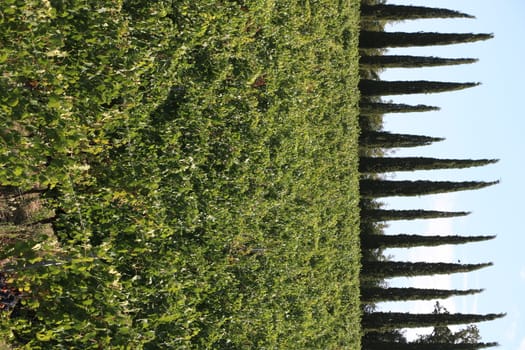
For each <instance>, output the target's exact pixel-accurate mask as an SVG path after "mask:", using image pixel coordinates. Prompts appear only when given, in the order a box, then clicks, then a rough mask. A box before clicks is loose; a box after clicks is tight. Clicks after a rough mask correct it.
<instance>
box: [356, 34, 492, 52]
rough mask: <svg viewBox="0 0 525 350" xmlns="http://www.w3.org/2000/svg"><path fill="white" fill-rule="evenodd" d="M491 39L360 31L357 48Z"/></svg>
mask: <svg viewBox="0 0 525 350" xmlns="http://www.w3.org/2000/svg"><path fill="white" fill-rule="evenodd" d="M493 37H494V36H493V35H492V34H472V33H432V32H420V33H405V32H374V31H366V30H362V31H361V32H360V33H359V47H360V48H362V49H374V48H376V49H380V48H387V47H410V46H435V45H451V44H461V43H469V42H475V41H481V40H488V39H491V38H493Z"/></svg>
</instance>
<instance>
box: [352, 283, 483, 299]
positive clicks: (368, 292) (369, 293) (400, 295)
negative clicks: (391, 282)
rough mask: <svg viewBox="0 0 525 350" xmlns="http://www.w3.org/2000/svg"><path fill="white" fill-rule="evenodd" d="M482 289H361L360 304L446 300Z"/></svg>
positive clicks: (479, 291) (478, 291)
mask: <svg viewBox="0 0 525 350" xmlns="http://www.w3.org/2000/svg"><path fill="white" fill-rule="evenodd" d="M482 291H483V289H468V290H445V289H424V288H379V287H368V288H366V287H365V288H361V302H362V303H378V302H382V301H407V300H433V299H446V298H450V297H452V296H460V295H471V294H477V293H481V292H482Z"/></svg>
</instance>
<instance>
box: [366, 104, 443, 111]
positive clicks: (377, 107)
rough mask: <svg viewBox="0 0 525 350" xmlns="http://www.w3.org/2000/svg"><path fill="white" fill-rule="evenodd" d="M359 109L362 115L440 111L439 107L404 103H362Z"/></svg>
mask: <svg viewBox="0 0 525 350" xmlns="http://www.w3.org/2000/svg"><path fill="white" fill-rule="evenodd" d="M359 108H360V110H361V113H362V114H386V113H410V112H429V111H438V110H439V107H434V106H426V105H415V106H411V105H407V104H402V103H375V102H361V103H360V104H359Z"/></svg>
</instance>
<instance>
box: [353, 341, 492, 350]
mask: <svg viewBox="0 0 525 350" xmlns="http://www.w3.org/2000/svg"><path fill="white" fill-rule="evenodd" d="M495 346H498V343H462V344H420V343H396V342H376V341H370V342H368V341H364V342H363V349H367V350H443V349H447V350H477V349H485V348H491V347H495Z"/></svg>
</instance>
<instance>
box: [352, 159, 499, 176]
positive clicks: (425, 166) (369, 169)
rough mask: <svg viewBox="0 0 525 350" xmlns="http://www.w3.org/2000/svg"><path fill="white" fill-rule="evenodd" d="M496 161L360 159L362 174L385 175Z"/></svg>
mask: <svg viewBox="0 0 525 350" xmlns="http://www.w3.org/2000/svg"><path fill="white" fill-rule="evenodd" d="M497 161H498V160H497V159H438V158H424V157H389V158H387V157H361V158H359V171H360V172H362V173H386V172H392V171H414V170H433V169H461V168H471V167H477V166H484V165H487V164H493V163H496V162H497Z"/></svg>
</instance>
